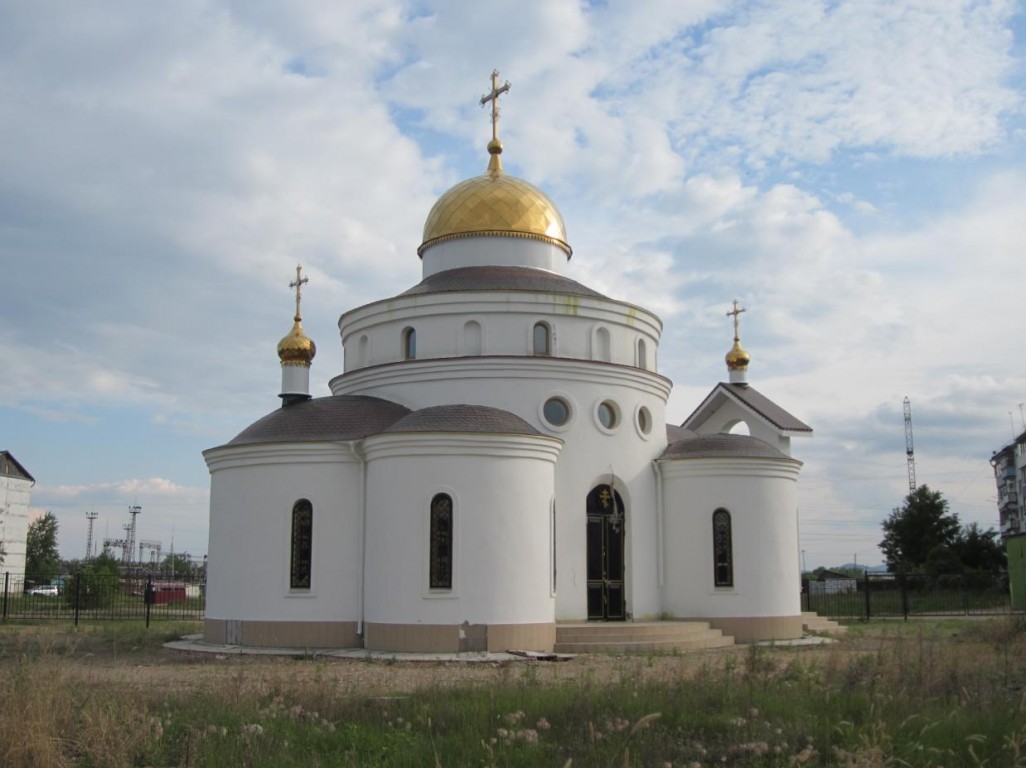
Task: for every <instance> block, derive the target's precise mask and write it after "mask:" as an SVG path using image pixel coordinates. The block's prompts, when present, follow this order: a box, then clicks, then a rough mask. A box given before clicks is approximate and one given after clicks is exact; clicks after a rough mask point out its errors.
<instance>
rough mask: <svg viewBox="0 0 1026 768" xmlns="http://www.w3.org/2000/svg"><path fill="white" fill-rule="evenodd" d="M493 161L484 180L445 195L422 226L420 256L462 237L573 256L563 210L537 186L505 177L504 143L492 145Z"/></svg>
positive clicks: (472, 181)
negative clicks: (533, 245) (530, 243)
mask: <svg viewBox="0 0 1026 768" xmlns="http://www.w3.org/2000/svg"><path fill="white" fill-rule="evenodd" d="M488 151H489V153H490V154H491V160H490V161H489V163H488V170H487V172H486V173H485V174H484V175H483V176H475V177H474V178H472V179H467V180H466V181H461V182H460V183H459V184H457V185H456V186H454V187H452V188H451V189H449V190H448V191H447V192H445V193H444V194H443V195H442V196H441V197H440V198H438V202H436V203H435V205H434V207H432V209H431V212H430V213H429V214H428V217H427V221H426V222H424V242H423V243H421V246H420V248H418V249H417V253H418V254H420V255H423V254H424V251H425V250H426V249H427V248H429V247H430V246H432V245H434V244H436V243H442V242H445V241H446V240H456V239H458V238H463V237H480V236H484V237H523V238H528V239H531V240H541V241H542V242H546V243H550V244H551V245H555V246H557V247H559V248H562V249H563V250H564V251H566V255H567V258H570V255H571V253H572V252H573V251H572V250H571V248H570V246H569V245H568V244H567V242H566V227H565V226H564V224H563V217H562V216H561V215H560V214H559V210H558V209H557V208H556V206H555V204H554V203H553V202H552V201H551V200H550V199H549V198H548V196H547V195H546V194H545V193H544V192H542V191H541V190H540V189H538V188H537V187H536V186H534V185H533V184H528V183H527V182H526V181H524V180H522V179H518V178H516V177H514V176H507V175H506V174H505V173H503V171H502V163H501V161H500V160H499V154H500V153H501V152H502V144H501V143H499V142H498V141H497V140H494V139H493V140H492V141H491V142H489V144H488Z"/></svg>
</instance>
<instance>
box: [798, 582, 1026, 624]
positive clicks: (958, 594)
mask: <svg viewBox="0 0 1026 768" xmlns="http://www.w3.org/2000/svg"><path fill="white" fill-rule="evenodd" d="M802 610H804V611H815V612H816V613H818V614H820V615H821V616H827V617H830V618H857V619H869V618H874V617H904V618H906V619H907V618H908V617H909V616H971V615H980V616H983V615H992V614H1003V613H1010V612H1011V610H1012V606H1011V597H1010V594H1009V591H1008V575H1007V574H1004V573H1000V574H983V573H980V574H967V575H961V576H930V575H927V574H921V573H913V574H897V575H896V574H885V573H873V574H866V575H864V576H862V577H860V578H858V579H854V578H853V579H848V580H841V579H838V580H834V581H832V582H828V583H826V584H824V583H817V582H815V581H803V582H802Z"/></svg>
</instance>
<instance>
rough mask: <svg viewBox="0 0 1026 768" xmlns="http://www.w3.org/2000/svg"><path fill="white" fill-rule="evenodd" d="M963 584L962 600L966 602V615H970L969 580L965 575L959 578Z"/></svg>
mask: <svg viewBox="0 0 1026 768" xmlns="http://www.w3.org/2000/svg"><path fill="white" fill-rule="evenodd" d="M959 580H960V581H961V582H962V598H963V600H964V601H965V615H966V616H968V615H969V580H968V579H967V578H966V577H965V576H964V575H963V576H960V577H959Z"/></svg>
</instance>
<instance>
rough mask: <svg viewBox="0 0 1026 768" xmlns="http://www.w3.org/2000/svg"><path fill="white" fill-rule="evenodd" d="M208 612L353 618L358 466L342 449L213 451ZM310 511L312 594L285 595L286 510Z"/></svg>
mask: <svg viewBox="0 0 1026 768" xmlns="http://www.w3.org/2000/svg"><path fill="white" fill-rule="evenodd" d="M203 455H204V457H205V458H206V460H207V465H208V467H209V468H210V510H211V514H210V541H209V550H208V551H209V552H211V553H214V556H212V557H211V558H210V562H209V564H208V568H209V573H208V575H207V584H208V591H207V611H206V615H207V617H208V618H211V619H222V618H223V619H242V620H273V621H288V620H294V621H313V620H332V621H356V620H358V619H359V613H360V555H361V536H360V526H361V514H360V501H361V499H360V489H361V467H360V463H359V462H358V461H357V460H356V459H354V457H353V455H352V454H351V452H350V451H349V449H348V448H347V447H346V445H344V444H333V443H275V444H265V445H244V446H236V447H221V448H214V449H211V450H208V451H205V452H204V454H203ZM301 498H305V499H309V500H310V502H311V504H312V505H313V548H314V549H313V572H312V582H311V589H309V590H290V589H289V565H290V558H291V524H292V507H293V505H294V504H295V503H296V502H297V501H298V500H299V499H301Z"/></svg>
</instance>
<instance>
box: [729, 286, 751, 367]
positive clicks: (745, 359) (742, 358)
mask: <svg viewBox="0 0 1026 768" xmlns="http://www.w3.org/2000/svg"><path fill="white" fill-rule="evenodd" d="M745 311H746V310H745V308H744V307H742V306H741V305H740V304H739V303H738V301H737V299H734V308H733V309H732V310H731V311H730V312H728V313H727V316H728V317H731V316H733V318H734V346H733V347H731V349H730V351H729V352H728V353H727V355H726V361H727V372H728V374H729V376H730V383H731V384H745V383H747V376H748V363H750V362H751V360H752V358H751V357H750V356H749V354H748V353H747V352H746V351H745V348H744V347H742V346H741V337H740V335H739V334H738V326H739V322H738V320H739V317H740V315H741V313H742V312H745Z"/></svg>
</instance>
